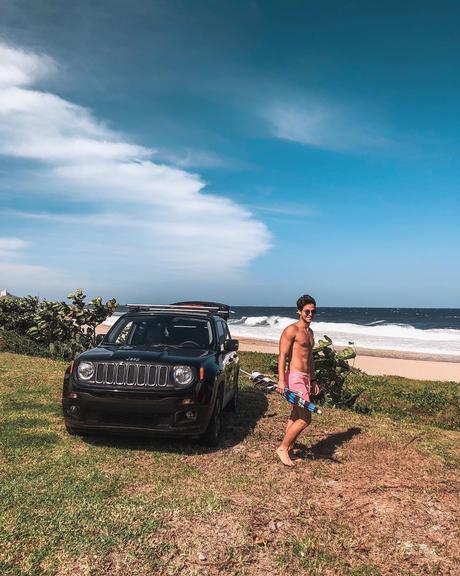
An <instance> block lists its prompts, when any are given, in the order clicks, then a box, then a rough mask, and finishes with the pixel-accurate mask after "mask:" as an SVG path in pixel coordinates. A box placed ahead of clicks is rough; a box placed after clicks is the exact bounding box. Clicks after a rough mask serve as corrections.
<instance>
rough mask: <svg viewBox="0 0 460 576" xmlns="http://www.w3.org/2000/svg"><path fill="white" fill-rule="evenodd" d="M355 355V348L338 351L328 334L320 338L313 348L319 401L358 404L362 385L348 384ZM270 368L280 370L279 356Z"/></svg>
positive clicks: (275, 370) (344, 404)
mask: <svg viewBox="0 0 460 576" xmlns="http://www.w3.org/2000/svg"><path fill="white" fill-rule="evenodd" d="M355 356H356V352H355V351H354V350H353V348H344V349H343V350H341V351H340V352H337V351H336V350H335V348H334V346H333V344H332V340H331V339H330V338H329V337H328V336H324V339H322V340H319V342H318V345H317V346H316V347H315V348H314V349H313V357H314V363H315V378H316V381H317V383H318V385H319V387H320V390H321V392H320V394H319V396H318V397H317V398H316V401H317V402H319V403H322V404H328V405H330V406H337V407H344V408H353V407H354V406H355V405H356V402H357V399H358V398H359V395H360V394H361V391H362V390H361V387H359V386H354V387H351V386H348V385H347V384H346V377H347V375H348V374H349V372H350V371H351V370H352V368H351V367H350V365H349V364H348V360H350V359H352V358H354V357H355ZM270 368H271V370H272V371H273V372H275V373H276V372H278V358H277V357H274V358H273V360H272V361H271V364H270Z"/></svg>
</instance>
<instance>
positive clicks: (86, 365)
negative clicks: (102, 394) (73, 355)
mask: <svg viewBox="0 0 460 576" xmlns="http://www.w3.org/2000/svg"><path fill="white" fill-rule="evenodd" d="M77 374H78V377H79V378H80V380H91V378H92V377H93V376H94V364H93V363H92V362H85V361H83V362H80V364H79V365H78V368H77Z"/></svg>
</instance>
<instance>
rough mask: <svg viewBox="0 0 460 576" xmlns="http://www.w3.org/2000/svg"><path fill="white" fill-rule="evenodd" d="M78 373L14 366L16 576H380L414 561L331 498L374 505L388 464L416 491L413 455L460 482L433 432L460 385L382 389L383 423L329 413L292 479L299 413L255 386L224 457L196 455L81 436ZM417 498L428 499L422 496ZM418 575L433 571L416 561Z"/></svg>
mask: <svg viewBox="0 0 460 576" xmlns="http://www.w3.org/2000/svg"><path fill="white" fill-rule="evenodd" d="M241 361H242V366H243V367H244V368H245V369H246V370H248V371H251V370H253V369H258V370H261V371H266V370H267V369H268V365H269V362H270V357H269V355H263V354H255V353H241ZM65 366H66V364H65V363H63V362H59V361H53V360H49V359H43V358H31V357H26V356H19V355H15V354H10V353H1V354H0V401H1V412H0V426H1V428H0V434H1V435H0V437H1V452H0V573H1V574H2V575H3V574H5V575H8V576H9V575H11V576H13V575H14V576H41V575H46V576H48V575H49V576H51V575H53V576H54V575H59V576H61V575H64V574H72V576H74V575H77V576H79V575H80V574H81V575H93V576H102V575H105V574H115V575H122V574H123V575H124V574H130V575H137V574H139V575H144V574H145V575H147V574H149V575H150V574H172V575H174V574H186V575H190V576H192V575H195V574H196V575H198V574H200V575H201V574H214V573H216V574H217V573H220V574H241V575H242V576H244V575H246V576H254V575H258V574H265V573H266V572H267V571H271V572H272V573H273V574H278V573H283V572H284V571H285V570H286V564H287V563H289V564H290V566H291V567H292V570H295V571H297V573H299V574H321V575H323V574H324V575H327V574H334V575H335V574H338V575H342V574H343V575H346V576H379V575H380V574H384V573H387V571H386V570H387V567H388V566H387V564H388V563H389V564H388V565H390V564H391V563H393V564H391V565H392V566H393V568H394V563H395V562H403V561H404V558H403V559H402V560H401V558H399V557H398V555H397V554H396V555H395V554H393V556H392V553H391V546H390V544H391V541H392V539H391V538H389V537H388V535H385V534H384V533H382V534H381V535H379V534H378V530H376V529H375V527H374V524H373V522H374V520H373V518H374V517H373V516H369V517H368V516H359V518H357V520H356V523H354V520H353V518H354V516H353V515H351V516H350V515H349V512H348V511H347V509H345V511H342V512H341V513H340V515H339V516H337V515H336V513H335V510H336V509H338V510H343V508H341V506H342V505H343V502H344V499H345V501H346V499H347V498H349V497H350V496H349V495H347V494H346V495H345V496H344V495H343V494H342V493H341V492H340V491H339V492H337V493H336V492H334V491H331V489H330V488H328V486H332V485H334V486H335V485H336V484H338V485H343V487H344V489H345V488H346V487H347V486H348V487H349V488H350V489H352V490H356V494H357V496H356V497H357V498H360V497H361V496H360V495H362V494H363V493H366V490H374V488H375V486H374V484H373V483H374V482H377V483H378V482H382V480H381V477H382V473H377V474H375V478H374V472H371V471H369V479H365V480H363V478H365V477H366V478H367V476H366V474H368V472H367V470H368V467H367V459H368V458H374V460H373V464H372V465H369V466H370V469H369V470H371V469H372V468H373V467H376V466H379V465H380V461H381V460H382V459H383V458H387V459H388V462H389V464H386V466H390V467H391V466H393V469H392V470H390V472H391V474H392V478H393V480H392V484H396V483H397V482H400V483H401V484H402V485H406V484H407V483H408V479H407V477H406V476H407V474H408V473H407V474H406V465H405V463H404V462H405V461H404V460H401V453H402V452H404V451H406V452H407V454H408V456H410V458H411V459H412V460H414V461H416V462H418V461H420V464H417V466H419V468H418V469H420V470H421V471H423V470H431V469H433V470H435V471H436V472H435V474H436V478H437V479H438V480H439V479H441V480H443V481H444V480H445V482H446V483H447V482H448V479H449V478H450V476H449V475H450V474H451V473H452V472H451V471H452V470H455V471H456V470H457V469H458V440H459V438H460V436H459V434H458V433H457V432H455V431H449V430H442V429H440V428H438V427H434V426H433V425H432V424H434V423H436V422H435V420H436V414H437V413H438V412H436V413H435V414H434V415H433V413H432V412H430V411H431V410H432V405H431V402H430V401H429V400H427V399H426V396H425V394H426V392H425V391H426V390H429V391H430V392H433V393H436V394H439V397H440V398H441V397H442V398H444V396H443V394H445V395H446V397H447V398H448V399H449V401H450V400H452V399H455V398H458V396H457V395H458V387H457V386H456V385H452V384H449V385H446V388H445V390H443V389H442V387H441V386H440V384H439V383H432V386H431V387H430V384H425V383H423V384H422V383H419V382H415V381H406V380H403V379H393V378H392V379H389V384H388V385H387V387H388V390H386V389H385V386H386V385H385V383H384V381H383V380H382V379H379V380H378V381H376V380H375V379H370V380H366V382H365V393H363V398H364V400H363V401H365V402H367V404H368V406H370V407H372V409H373V410H374V412H375V414H374V415H368V414H367V415H365V414H359V413H353V412H350V411H341V410H332V409H326V410H325V414H324V416H323V417H321V418H318V419H315V420H314V425H313V428H312V431H310V432H309V433H308V434H307V435H305V438H304V440H303V442H306V443H307V444H310V447H308V446H307V452H308V450H310V449H311V450H310V452H309V453H308V454H307V456H306V458H305V460H304V461H299V464H298V466H296V471H295V472H292V471H287V470H285V469H283V467H282V466H281V465H280V464H279V462H278V461H277V460H276V458H275V456H274V448H275V447H276V445H277V443H278V442H279V438H280V435H281V434H282V430H283V427H284V423H285V420H286V418H287V415H288V405H287V404H286V403H285V402H284V401H283V400H282V399H281V398H280V397H278V396H277V395H275V394H272V395H269V396H267V397H265V396H264V395H263V394H262V393H261V392H259V391H256V390H254V389H253V388H252V386H251V385H250V383H249V381H248V380H247V379H246V378H244V377H243V376H241V387H242V393H241V397H242V407H241V410H240V412H239V414H238V415H236V416H234V415H227V416H226V419H227V421H226V434H225V437H224V441H223V443H222V446H221V448H220V449H218V450H211V449H204V448H202V447H201V446H199V445H198V444H196V443H194V442H191V441H185V440H184V441H171V440H167V439H164V440H148V439H125V438H110V437H88V438H80V437H71V436H69V435H68V434H67V433H66V431H65V428H64V426H63V420H62V415H61V408H60V396H61V386H62V377H63V373H64V370H65ZM355 384H356V383H355ZM358 384H360V385H362V382H359V383H358ZM358 384H356V385H358ZM398 399H399V400H398ZM396 401H400V402H401V403H403V402H404V403H405V404H404V407H405V408H404V409H405V410H406V413H405V415H404V420H402V421H398V420H397V419H398V418H400V417H401V414H400V413H399V412H397V413H395V414H394V413H393V407H392V403H393V402H396ZM443 402H444V400H439V404H438V405H437V410H438V411H439V410H441V411H442V409H443V407H444V406H445V404H443ZM377 410H379V412H378V413H377ZM429 416H431V417H429ZM445 424H446V422H445V421H441V422H440V424H439V425H440V426H445ZM356 470H359V471H360V472H359V474H356V482H357V484H356V486H355V485H354V484H353V482H354V481H355V473H354V472H355V471H356ZM399 475H401V478H400V479H399V480H398V478H399ZM408 477H409V478H410V474H409V476H408ZM358 479H359V482H364V481H365V482H366V483H369V484H365V486H364V485H362V484H359V482H358ZM350 482H351V484H350ZM363 486H364V487H363ZM378 486H380V484H379V485H378ZM378 486H377V488H378ZM423 486H424V487H426V483H424V484H423ZM442 486H448V484H442ZM290 487H295V489H293V490H292V492H291V490H290V489H289V488H290ZM377 488H375V489H377ZM347 489H348V488H347ZM378 489H379V490H381V489H380V488H378ZM423 489H425V488H423ZM423 489H421V491H420V499H421V500H418V501H416V500H414V502H413V503H412V500H410V502H409V500H408V503H407V506H409V508H407V510H406V509H405V508H402V510H403V511H404V513H406V512H407V517H408V518H409V519H410V518H412V517H413V515H414V514H417V513H418V511H419V510H420V509H422V508H423V505H422V502H423V499H424V498H425V496H423ZM371 493H372V494H374V492H371ZM375 494H376V495H377V496H375V498H384V497H385V498H386V496H387V494H386V492H385V491H383V492H382V493H381V492H378V491H377V492H375ZM396 494H397V496H398V497H400V496H401V492H400V491H399V492H397V493H396ZM407 494H408V495H409V496H410V498H417V497H418V496H412V494H413V489H412V488H411V489H410V490H408V492H407ZM415 494H417V493H415ZM443 494H444V493H441V492H439V493H437V496H436V495H435V500H434V501H435V502H437V501H438V500H436V498H438V499H442V498H444V497H445V496H443ZM409 496H408V497H409ZM447 496H448V495H447ZM447 496H446V497H447ZM446 505H447V504H446ZM410 506H413V510H412V509H411V508H410ZM363 510H365V511H367V509H366V508H363ZM382 510H384V507H382ZM401 513H402V512H401ZM350 514H351V512H350ZM364 521H366V522H368V523H369V528H368V534H369V536H368V539H369V542H374V544H371V543H366V546H367V545H368V546H369V550H370V552H369V550H367V551H366V552H361V548H360V546H361V544H359V542H360V541H361V540H360V539H361V538H362V536H361V531H362V525H363V522H364ZM273 522H275V523H276V522H278V523H279V524H280V527H279V528H278V527H277V528H276V529H275V531H273V530H272V529H271V528H269V527H268V526H269V525H271V523H273ZM452 522H454V519H453V520H452ZM276 526H278V524H276ZM447 541H448V539H446V542H447ZM439 546H442V544H439ZM386 547H387V548H386ZM381 550H386V556H385V557H383V556H382V555H381V553H380V552H381ZM393 552H394V551H393ZM201 553H203V554H202V555H204V556H205V560H201V559H200V558H201V556H198V554H201ZM443 555H444V556H442V557H441V560H438V559H436V560H433V562H432V564H431V565H430V570H431V569H433V570H434V569H435V567H436V565H437V564H436V562H437V563H438V564H439V563H441V564H439V565H440V566H441V567H443V566H444V564H442V562H447V561H449V562H450V561H451V560H452V561H453V552H451V551H450V550H449V549H448V547H447V544H446V547H445V549H443ZM383 558H386V559H383ZM411 562H412V563H414V562H415V565H416V568H417V566H418V567H419V568H420V567H422V568H423V566H422V564H420V565H418V564H417V562H418V560H417V558H416V557H415V556H414V557H413V558H411ZM424 562H425V560H424ZM410 566H412V564H410ZM446 566H447V564H446ZM422 568H420V570H422ZM411 569H412V568H411ZM423 570H424V568H423ZM414 572H415V573H420V574H424V573H425V572H423V571H421V572H417V570H415V571H414ZM405 573H409V568H408V569H407V570H406V571H405ZM426 573H428V572H426ZM433 573H434V572H433ZM444 573H447V572H444Z"/></svg>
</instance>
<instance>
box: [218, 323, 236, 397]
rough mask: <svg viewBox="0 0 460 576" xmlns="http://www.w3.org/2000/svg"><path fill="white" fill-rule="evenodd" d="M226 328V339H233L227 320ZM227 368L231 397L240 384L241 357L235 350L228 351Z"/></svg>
mask: <svg viewBox="0 0 460 576" xmlns="http://www.w3.org/2000/svg"><path fill="white" fill-rule="evenodd" d="M222 323H223V325H224V330H225V341H227V340H231V339H232V336H231V334H230V330H229V328H228V324H227V322H222ZM227 370H228V389H229V392H230V397H231V396H233V393H234V392H235V389H236V387H237V385H238V370H239V358H238V354H237V353H236V352H235V351H232V352H227Z"/></svg>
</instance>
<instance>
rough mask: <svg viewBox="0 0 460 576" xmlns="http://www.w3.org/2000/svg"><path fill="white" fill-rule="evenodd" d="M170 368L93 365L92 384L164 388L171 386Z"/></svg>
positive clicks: (124, 364)
mask: <svg viewBox="0 0 460 576" xmlns="http://www.w3.org/2000/svg"><path fill="white" fill-rule="evenodd" d="M170 368H171V367H170V366H162V365H159V364H140V363H137V362H136V363H135V364H131V363H124V362H120V363H115V362H97V363H95V369H96V372H95V378H94V384H100V385H107V386H114V387H118V386H122V387H123V388H124V387H136V388H164V387H166V386H168V385H170V384H171V382H170Z"/></svg>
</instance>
